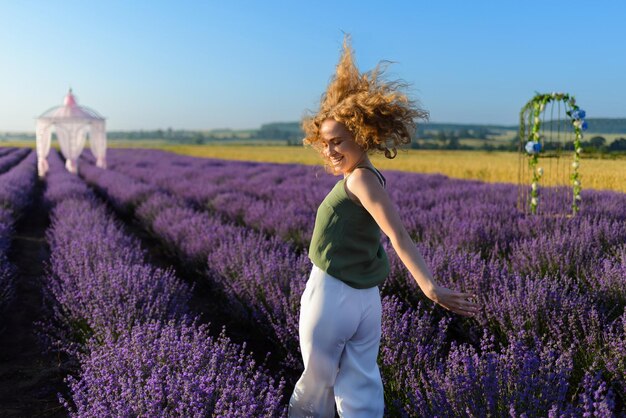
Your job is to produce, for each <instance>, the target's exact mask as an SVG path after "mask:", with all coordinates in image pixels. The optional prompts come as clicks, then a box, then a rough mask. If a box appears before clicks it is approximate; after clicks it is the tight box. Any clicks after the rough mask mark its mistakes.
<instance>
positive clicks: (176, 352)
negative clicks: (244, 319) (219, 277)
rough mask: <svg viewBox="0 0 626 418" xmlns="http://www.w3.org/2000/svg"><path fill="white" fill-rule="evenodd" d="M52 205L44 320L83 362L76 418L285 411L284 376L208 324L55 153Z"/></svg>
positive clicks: (73, 386) (74, 391) (47, 332)
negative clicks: (195, 315) (278, 377)
mask: <svg viewBox="0 0 626 418" xmlns="http://www.w3.org/2000/svg"><path fill="white" fill-rule="evenodd" d="M46 183H47V189H46V192H45V195H44V198H45V201H46V202H47V204H48V205H49V206H50V208H51V211H52V212H51V226H50V228H49V230H48V231H47V238H48V241H49V244H50V248H51V259H50V265H49V274H48V275H47V277H46V281H45V287H46V300H47V305H48V306H49V307H50V310H51V315H50V318H49V320H47V321H45V322H43V323H41V324H40V327H41V330H42V336H43V338H44V339H45V340H46V341H47V343H48V345H49V346H50V347H52V348H54V349H57V350H60V351H62V352H65V353H67V354H68V355H70V356H72V357H74V358H76V359H77V360H78V361H79V364H80V369H79V371H78V373H77V375H76V376H73V377H69V378H68V383H69V387H70V391H71V393H70V396H69V399H61V401H62V402H63V403H64V405H65V406H66V408H67V409H68V411H69V413H70V415H71V416H81V417H83V416H94V417H95V416H98V417H99V416H172V417H173V416H193V417H204V416H224V417H226V416H249V417H252V416H255V417H256V416H267V417H273V416H281V415H284V414H285V408H284V406H283V405H282V404H283V403H284V402H282V399H281V393H282V385H283V383H282V382H275V381H274V380H273V379H272V378H270V377H269V375H268V374H267V372H266V371H265V370H264V369H263V367H258V366H256V365H255V364H254V361H253V360H252V358H251V356H250V355H249V354H246V352H245V347H241V346H238V345H236V344H233V343H231V342H230V341H229V339H228V338H226V336H225V335H220V336H219V337H212V336H210V334H209V330H208V329H207V327H206V326H202V325H198V324H197V321H196V320H195V319H194V318H193V316H192V313H191V312H190V309H189V306H188V301H189V299H190V297H191V292H192V289H191V288H190V286H188V285H187V284H185V283H183V282H182V281H181V280H179V279H178V278H177V277H176V275H175V274H174V272H173V271H172V270H162V269H158V268H155V267H154V266H152V265H151V264H150V263H149V262H148V260H147V256H146V253H145V251H144V250H142V248H141V246H140V243H139V241H138V240H137V239H136V238H134V237H133V236H131V235H129V234H128V233H127V232H126V231H125V230H124V227H123V226H122V224H121V223H120V222H119V221H117V220H116V218H115V217H114V216H113V214H112V213H111V212H110V211H109V210H108V209H107V208H106V205H105V204H104V203H103V202H101V201H99V200H98V199H97V198H96V197H95V196H94V194H93V192H92V191H91V190H90V189H89V188H88V187H87V186H86V184H85V183H84V182H83V181H82V180H80V179H79V178H78V177H76V176H74V175H71V174H69V173H67V172H66V171H65V169H64V167H63V164H62V162H61V160H60V157H59V156H58V155H57V154H56V153H53V155H52V156H51V158H50V172H49V173H48V175H47V178H46Z"/></svg>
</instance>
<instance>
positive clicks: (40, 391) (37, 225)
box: [0, 184, 67, 417]
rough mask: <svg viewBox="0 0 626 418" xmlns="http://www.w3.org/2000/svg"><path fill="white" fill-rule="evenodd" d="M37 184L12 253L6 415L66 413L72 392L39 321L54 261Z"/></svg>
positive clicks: (1, 364) (4, 346) (2, 397)
mask: <svg viewBox="0 0 626 418" xmlns="http://www.w3.org/2000/svg"><path fill="white" fill-rule="evenodd" d="M42 187H43V185H42V184H38V185H37V189H36V198H35V201H34V202H33V204H32V206H31V207H30V208H29V209H28V210H27V211H26V212H25V213H24V216H23V217H22V219H21V220H20V222H19V223H18V225H17V226H16V232H15V236H14V240H13V246H12V248H11V251H10V254H9V257H10V260H11V262H12V263H13V264H14V265H15V266H16V267H17V269H18V273H17V279H16V298H15V300H14V301H13V304H12V305H11V307H10V308H9V310H8V311H7V313H6V315H5V316H3V318H2V324H3V325H2V326H3V328H2V329H1V330H0V416H1V417H66V416H67V413H66V412H65V410H64V409H63V407H62V406H61V405H60V404H59V401H58V399H57V393H59V392H60V393H66V391H67V388H66V385H65V384H64V382H63V378H64V376H65V375H66V374H67V370H65V368H64V367H63V364H62V362H60V361H59V359H58V358H57V356H56V355H53V354H43V352H42V349H41V347H40V345H39V343H38V341H37V337H36V334H35V327H34V325H33V323H34V322H35V321H38V320H40V319H42V315H43V309H42V292H41V288H42V285H41V280H42V275H43V273H44V263H45V262H46V260H48V255H49V251H48V246H47V244H46V242H45V230H46V228H47V227H48V222H49V220H48V213H47V212H46V210H45V209H44V208H43V206H42V204H41V195H42Z"/></svg>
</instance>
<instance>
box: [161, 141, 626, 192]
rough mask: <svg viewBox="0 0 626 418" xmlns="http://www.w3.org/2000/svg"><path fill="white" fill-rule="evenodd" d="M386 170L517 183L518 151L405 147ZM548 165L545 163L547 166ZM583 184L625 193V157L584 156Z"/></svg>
mask: <svg viewBox="0 0 626 418" xmlns="http://www.w3.org/2000/svg"><path fill="white" fill-rule="evenodd" d="M160 148H161V149H164V150H168V151H172V152H175V153H179V154H185V155H193V156H197V157H211V158H223V159H229V160H250V161H268V162H277V163H299V164H309V165H315V164H321V161H320V159H319V157H318V156H317V154H316V153H315V151H313V150H311V149H306V148H302V147H287V146H183V145H176V146H174V145H164V146H162V147H160ZM373 161H374V163H375V164H376V166H377V167H380V168H381V169H386V170H400V171H412V172H420V173H441V174H444V175H446V176H449V177H455V178H461V179H475V180H481V181H486V182H505V183H516V182H517V179H518V172H519V171H518V170H519V155H518V154H517V153H508V152H483V151H426V150H409V151H402V152H400V153H399V154H398V156H397V157H396V158H395V159H394V160H388V159H386V158H384V157H381V156H375V157H374V158H373ZM547 168H548V166H546V169H547ZM580 173H581V175H582V182H583V188H585V187H587V188H592V189H607V190H615V191H619V192H622V193H626V159H624V158H622V159H587V160H585V159H583V161H582V163H581V165H580Z"/></svg>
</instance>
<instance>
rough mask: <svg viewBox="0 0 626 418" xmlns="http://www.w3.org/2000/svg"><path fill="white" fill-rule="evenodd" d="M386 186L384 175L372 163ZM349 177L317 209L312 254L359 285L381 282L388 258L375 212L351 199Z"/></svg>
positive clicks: (321, 264) (329, 270) (315, 260)
mask: <svg viewBox="0 0 626 418" xmlns="http://www.w3.org/2000/svg"><path fill="white" fill-rule="evenodd" d="M357 168H366V169H369V170H371V171H373V172H374V173H375V174H376V175H377V176H379V178H380V179H381V182H382V184H383V186H384V184H385V178H384V177H383V176H382V174H380V173H379V172H378V171H375V170H373V169H372V168H370V167H365V166H364V167H357ZM346 179H347V177H346V178H343V179H341V180H339V181H338V182H337V184H335V187H333V189H332V190H331V191H330V193H328V195H326V198H324V200H323V201H322V203H321V204H320V206H319V208H318V209H317V215H316V217H315V227H314V228H313V236H312V238H311V245H310V246H309V258H310V259H311V261H312V262H313V264H315V265H316V266H317V267H319V268H320V269H322V270H323V271H325V272H327V273H328V274H330V275H331V276H333V277H336V278H337V279H339V280H341V281H343V282H345V283H346V284H348V285H349V286H351V287H354V288H357V289H367V288H370V287H374V286H377V285H379V284H381V283H382V282H383V281H384V280H385V278H386V277H387V275H388V274H389V261H388V259H387V254H386V253H385V249H384V248H383V246H382V244H381V243H380V228H379V226H378V224H377V223H376V221H374V218H372V215H370V214H369V212H368V211H367V210H366V209H365V208H363V207H362V206H360V205H358V204H357V203H355V202H354V201H352V200H351V199H350V197H349V196H348V193H347V191H346V189H345V181H346Z"/></svg>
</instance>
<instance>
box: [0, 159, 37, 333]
mask: <svg viewBox="0 0 626 418" xmlns="http://www.w3.org/2000/svg"><path fill="white" fill-rule="evenodd" d="M0 173H2V174H0V313H2V312H4V310H5V309H7V308H8V306H9V305H10V303H11V301H12V300H13V299H14V296H15V267H14V266H13V265H12V264H11V263H9V260H8V257H7V252H8V251H9V247H10V245H11V239H12V238H13V234H14V229H15V223H16V222H17V220H18V219H19V218H20V216H21V214H22V212H23V210H24V209H25V208H26V207H27V206H28V204H29V203H30V202H31V199H32V195H33V192H34V188H35V180H36V172H35V154H34V153H33V152H31V151H30V150H29V149H21V150H20V149H14V148H9V149H2V148H0ZM4 325H5V324H0V327H1V326H4Z"/></svg>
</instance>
